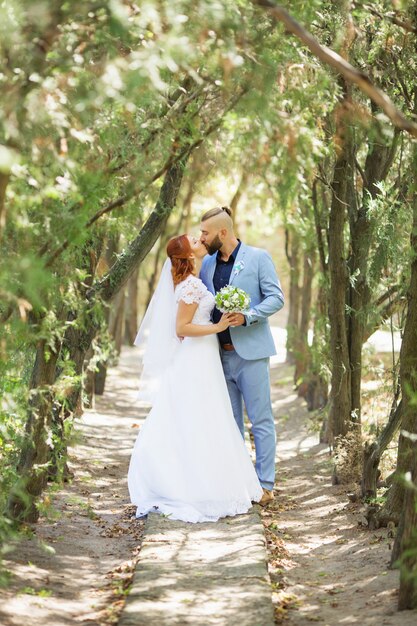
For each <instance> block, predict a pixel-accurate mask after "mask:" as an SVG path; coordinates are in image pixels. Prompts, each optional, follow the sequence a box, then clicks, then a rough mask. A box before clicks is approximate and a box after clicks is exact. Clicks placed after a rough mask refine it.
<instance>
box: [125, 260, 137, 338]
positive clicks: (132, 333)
mask: <svg viewBox="0 0 417 626" xmlns="http://www.w3.org/2000/svg"><path fill="white" fill-rule="evenodd" d="M138 280H139V270H138V269H136V270H135V271H134V273H133V275H132V276H131V278H129V282H128V284H127V296H126V307H125V331H126V332H125V339H126V342H127V344H128V345H129V346H132V345H133V342H134V341H135V338H136V335H137V332H138V317H139V314H138V295H139V293H138V292H139V289H138Z"/></svg>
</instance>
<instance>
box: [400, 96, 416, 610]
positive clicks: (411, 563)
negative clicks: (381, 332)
mask: <svg viewBox="0 0 417 626" xmlns="http://www.w3.org/2000/svg"><path fill="white" fill-rule="evenodd" d="M416 95H417V94H416ZM416 166H417V150H416V149H414V167H416ZM411 254H412V261H411V277H410V287H409V290H408V294H407V317H406V321H405V326H404V336H403V340H402V344H401V352H400V381H401V390H402V402H403V405H404V416H403V431H402V441H401V449H400V446H399V448H398V453H399V455H400V454H401V457H400V459H401V464H402V470H403V471H404V472H405V474H406V476H408V480H407V483H406V486H405V487H403V489H404V492H405V493H404V501H403V507H402V511H401V523H400V528H401V530H402V532H398V533H397V537H396V546H398V545H399V546H400V549H399V552H400V566H401V577H400V593H399V598H398V608H399V609H415V608H417V406H416V402H415V399H416V397H417V192H416V190H415V188H414V202H413V229H412V233H411Z"/></svg>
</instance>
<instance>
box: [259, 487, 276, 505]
mask: <svg viewBox="0 0 417 626" xmlns="http://www.w3.org/2000/svg"><path fill="white" fill-rule="evenodd" d="M262 489H263V491H264V495H263V496H262V498H261V499H260V500H259V502H258V504H260V505H261V506H266V505H267V504H270V502H273V501H274V492H273V490H271V491H270V490H269V489H265V487H262Z"/></svg>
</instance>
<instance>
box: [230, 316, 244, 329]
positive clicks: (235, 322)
mask: <svg viewBox="0 0 417 626" xmlns="http://www.w3.org/2000/svg"><path fill="white" fill-rule="evenodd" d="M229 320H230V326H243V324H244V323H245V322H246V320H245V316H244V315H243V313H231V314H230V317H229Z"/></svg>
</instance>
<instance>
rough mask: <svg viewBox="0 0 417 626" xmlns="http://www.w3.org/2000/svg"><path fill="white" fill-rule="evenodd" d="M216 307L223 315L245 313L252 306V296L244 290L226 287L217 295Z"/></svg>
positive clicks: (230, 286)
mask: <svg viewBox="0 0 417 626" xmlns="http://www.w3.org/2000/svg"><path fill="white" fill-rule="evenodd" d="M215 300H216V307H217V308H218V309H219V311H221V312H222V313H243V311H247V310H248V308H249V305H250V296H249V294H248V293H246V291H243V289H239V287H233V285H226V286H225V287H223V288H222V289H220V291H218V292H217V293H216V295H215Z"/></svg>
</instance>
